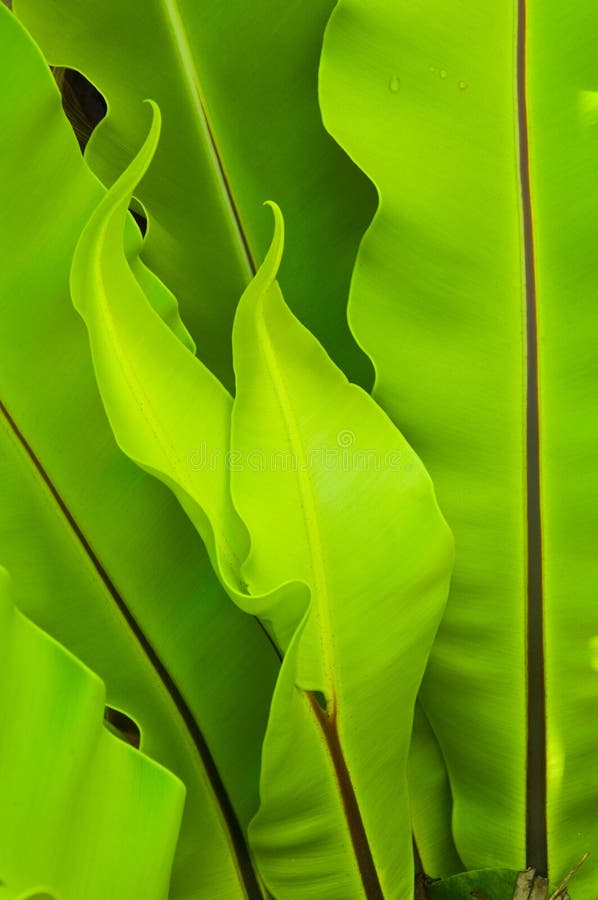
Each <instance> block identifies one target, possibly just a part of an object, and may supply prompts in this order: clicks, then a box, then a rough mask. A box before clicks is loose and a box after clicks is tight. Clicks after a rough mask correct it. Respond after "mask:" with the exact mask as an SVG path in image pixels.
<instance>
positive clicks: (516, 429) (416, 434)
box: [321, 0, 598, 900]
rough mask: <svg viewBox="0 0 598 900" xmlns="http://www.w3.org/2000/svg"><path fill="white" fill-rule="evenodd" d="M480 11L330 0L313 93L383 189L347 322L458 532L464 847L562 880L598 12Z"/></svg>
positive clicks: (590, 350)
mask: <svg viewBox="0 0 598 900" xmlns="http://www.w3.org/2000/svg"><path fill="white" fill-rule="evenodd" d="M481 10H482V7H481V6H480V5H479V4H477V3H474V2H463V3H460V4H458V5H453V4H451V5H447V4H443V3H440V2H435V0H430V2H427V3H424V4H396V3H393V2H391V0H373V2H363V0H342V2H341V3H340V4H339V6H338V7H337V9H336V10H335V13H334V14H333V17H332V19H331V21H330V25H329V30H328V32H327V37H326V40H325V44H324V51H323V57H322V68H321V103H322V108H323V113H324V118H325V122H326V124H327V127H328V128H329V129H330V131H331V132H332V133H333V135H334V136H335V137H336V138H337V139H338V140H339V141H340V142H341V144H342V145H343V146H344V147H345V148H346V149H347V151H348V152H349V153H350V154H351V156H352V157H353V159H354V160H355V161H356V162H357V163H358V165H359V166H361V168H362V169H364V171H366V172H367V174H368V175H369V176H370V177H371V178H372V180H373V181H374V183H375V184H376V186H377V188H378V191H379V194H380V208H379V210H378V213H377V216H376V218H375V220H374V223H373V225H372V227H371V228H370V230H369V231H368V234H367V236H366V238H365V239H364V242H363V244H362V248H361V251H360V256H359V259H358V263H357V267H356V271H355V276H354V281H353V285H352V294H351V304H350V318H351V323H352V327H353V329H354V331H355V334H356V335H357V337H358V340H359V341H360V343H362V345H363V346H364V347H365V349H366V350H367V352H368V353H369V354H370V355H371V357H372V359H373V361H374V364H375V367H376V372H377V381H376V388H375V396H376V397H377V399H378V400H379V402H380V403H381V404H382V405H383V407H384V408H385V409H386V410H387V411H388V413H389V414H390V415H391V416H392V417H393V420H394V421H395V422H397V424H399V425H400V427H401V428H402V429H404V431H405V434H406V435H407V436H408V438H409V439H410V440H411V441H412V442H413V444H414V446H415V448H416V449H417V451H418V452H419V453H420V454H421V456H422V459H423V460H424V462H425V463H426V465H428V466H429V468H430V472H431V475H432V477H433V478H434V483H435V485H436V486H437V489H438V493H439V499H440V502H441V504H442V507H443V509H444V510H445V511H446V515H447V518H448V521H449V523H450V524H451V526H452V527H454V530H455V537H456V545H457V564H456V568H455V575H454V579H453V582H452V591H451V597H450V599H449V603H448V606H447V614H446V617H445V619H444V621H443V625H442V628H441V630H440V632H439V635H438V639H437V641H436V643H435V648H434V652H433V654H432V657H431V662H430V667H429V671H428V674H427V676H426V679H425V681H424V688H423V695H422V696H423V700H424V704H425V709H426V712H427V715H428V716H429V719H430V721H431V724H432V726H433V728H434V731H435V733H436V735H437V736H438V739H439V741H440V745H441V749H442V752H443V754H444V756H445V758H446V760H447V764H448V769H449V774H450V780H451V787H452V794H453V799H454V809H453V813H452V822H453V829H454V835H455V841H456V846H457V849H458V851H459V855H460V856H461V858H462V859H463V862H464V863H465V864H466V865H467V866H468V867H472V868H475V867H481V866H492V865H500V866H508V867H511V868H523V867H524V864H525V858H526V848H527V857H528V863H529V864H530V865H535V866H540V867H541V868H542V869H543V868H544V866H545V865H546V858H545V856H546V854H545V846H546V842H547V847H548V863H549V869H550V872H551V874H552V873H554V875H557V876H558V875H559V874H560V873H561V872H562V871H566V870H567V869H569V868H570V867H571V866H572V865H573V864H574V863H575V862H576V861H577V860H578V859H579V858H580V857H581V856H582V853H583V852H584V851H586V850H590V851H592V849H593V848H594V847H595V846H596V844H597V843H598V819H597V818H596V814H595V811H596V804H597V802H598V770H597V769H596V766H595V764H594V759H595V748H596V742H597V738H598V732H597V729H596V719H595V716H594V714H593V710H595V708H596V703H597V702H598V671H597V667H596V659H595V640H596V638H595V636H596V634H598V609H597V606H596V603H595V594H596V588H597V581H596V578H597V572H596V564H595V558H596V554H595V547H594V543H595V534H596V529H597V512H596V509H597V506H596V480H597V471H598V470H597V467H596V460H597V459H598V455H597V451H598V433H597V431H596V425H595V422H596V416H595V400H594V395H595V386H596V383H597V380H598V364H597V361H596V360H597V357H596V348H595V344H596V337H595V336H596V333H597V327H598V319H597V306H596V302H595V298H596V291H597V289H598V263H597V258H596V253H595V246H594V244H595V241H594V232H595V223H596V216H595V204H594V197H595V196H596V189H597V178H598V175H597V170H596V165H595V160H596V153H597V151H598V145H597V143H596V134H597V132H596V102H595V97H596V85H597V82H598V70H597V68H596V54H595V39H596V28H597V27H598V20H597V18H596V9H595V6H594V5H593V4H591V3H589V2H580V3H576V4H573V5H571V6H568V7H567V9H566V10H565V9H564V7H563V6H562V5H561V4H558V3H557V2H553V0H549V2H548V3H538V2H535V0H520V2H519V3H518V4H503V3H498V4H491V5H487V6H484V9H483V14H482V11H481ZM528 676H529V677H528ZM591 860H593V861H591ZM424 863H425V860H424ZM597 866H598V857H595V856H592V857H590V861H588V864H587V865H586V866H584V868H583V869H582V870H580V873H579V876H578V878H577V883H576V885H575V897H576V898H580V900H594V898H595V896H596V883H597V878H598V875H597V873H598V868H597Z"/></svg>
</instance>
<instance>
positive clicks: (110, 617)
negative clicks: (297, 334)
mask: <svg viewBox="0 0 598 900" xmlns="http://www.w3.org/2000/svg"><path fill="white" fill-rule="evenodd" d="M0 47H1V50H2V52H1V54H0V68H1V70H2V73H3V78H2V91H0V123H1V128H0V133H1V138H0V170H1V172H2V177H1V178H0V206H1V208H2V215H1V216H0V241H1V245H2V252H3V265H2V282H1V286H0V323H1V327H0V400H1V401H2V408H1V418H0V426H1V427H0V494H1V498H2V502H1V503H0V559H1V561H2V562H3V563H4V564H6V565H7V567H9V568H10V570H11V572H12V573H13V575H14V578H15V584H16V588H15V589H16V599H17V602H18V604H19V606H20V608H22V609H23V610H24V611H25V612H26V613H27V614H28V615H29V616H31V617H32V618H33V619H34V620H35V621H36V622H37V623H38V624H40V625H41V626H42V627H44V628H45V629H46V630H47V631H48V632H49V633H51V634H52V635H53V636H54V637H55V638H57V639H59V640H61V641H62V642H63V643H64V644H65V645H66V646H68V647H69V649H70V650H72V651H73V652H75V653H76V654H77V655H78V656H79V657H80V658H81V659H82V660H83V661H84V662H85V663H86V664H88V665H90V666H91V667H92V668H93V669H94V670H95V671H97V672H98V673H99V674H100V675H101V676H102V677H103V679H104V680H105V682H106V685H107V690H108V698H109V703H110V704H111V706H113V707H116V708H118V709H122V710H125V711H126V712H128V713H129V715H131V716H132V717H133V718H134V719H135V720H136V722H137V723H138V724H139V726H140V728H141V734H142V747H143V749H144V750H145V751H146V752H147V753H148V754H149V755H151V756H153V757H154V758H156V759H158V760H159V761H160V762H162V763H163V764H165V765H166V766H167V767H168V768H170V769H172V770H173V771H175V772H176V773H177V774H178V775H179V776H180V777H181V778H182V779H183V780H184V782H185V785H186V787H187V791H188V799H187V804H186V808H185V815H184V821H183V828H182V832H181V839H180V843H179V846H178V850H177V856H176V860H175V866H174V875H173V882H172V896H173V898H190V897H195V896H202V892H203V894H205V891H206V890H208V891H210V892H211V893H212V896H214V897H217V896H218V891H220V892H221V893H222V894H223V895H224V896H226V897H227V900H228V897H234V896H239V897H243V896H245V895H246V894H247V892H248V891H250V892H251V891H253V892H254V895H255V894H259V891H258V889H257V887H256V883H255V878H254V876H253V874H252V873H251V868H250V866H249V863H248V858H247V853H246V851H244V850H243V841H242V837H241V829H240V827H239V825H238V824H237V822H236V819H237V818H238V820H239V821H240V823H241V825H242V826H246V825H247V823H248V821H249V819H250V818H251V816H252V814H253V813H254V812H255V809H256V807H257V787H258V766H259V756H260V750H261V740H262V736H263V731H264V730H265V725H266V717H267V712H268V708H269V701H270V697H271V692H272V689H273V683H274V679H275V677H276V672H277V668H278V659H277V657H276V653H275V652H274V650H273V648H272V646H271V644H270V642H269V640H268V638H267V637H266V635H265V634H264V632H263V630H262V629H261V628H260V627H259V626H258V625H257V624H256V623H255V622H253V621H252V620H251V619H249V618H248V617H245V616H243V615H242V614H241V613H240V612H238V611H237V610H236V609H235V608H234V607H233V606H232V605H231V604H230V603H229V601H228V598H227V597H226V595H225V594H224V593H223V591H222V590H221V588H220V587H219V585H218V582H217V581H216V579H215V578H214V577H213V575H212V572H211V567H210V565H209V561H208V558H207V555H206V553H205V551H204V549H203V547H202V544H201V541H199V540H198V538H197V536H196V535H195V534H194V532H193V529H192V528H191V527H190V526H189V524H188V522H187V520H186V517H185V516H184V515H183V514H182V513H181V512H180V510H179V509H178V506H177V504H176V501H174V499H173V498H172V497H171V496H170V494H169V493H168V492H167V491H165V490H164V489H163V488H162V486H161V485H159V484H157V483H156V482H155V480H154V479H151V478H149V477H147V476H146V475H144V474H143V473H141V472H140V471H139V470H138V469H137V468H136V467H135V466H133V465H132V464H131V463H130V461H129V460H127V459H126V458H125V457H124V456H123V454H122V453H120V452H119V451H118V449H117V447H116V445H115V443H114V440H113V438H112V435H111V432H110V429H109V426H108V423H107V421H106V418H105V414H104V411H103V409H102V406H101V402H100V398H99V395H98V393H97V388H96V386H95V379H94V373H93V369H92V366H91V359H90V354H89V345H88V341H87V337H86V334H85V329H84V327H83V325H82V323H81V321H80V318H79V316H78V315H77V314H76V312H75V311H74V310H73V308H72V304H71V301H70V295H69V288H68V274H69V269H70V264H71V259H72V254H73V250H74V247H75V243H76V240H77V238H78V236H79V234H80V232H81V229H82V228H83V225H84V223H85V221H86V220H87V218H88V217H89V215H90V213H91V211H92V209H93V208H94V207H95V205H96V204H97V203H98V202H99V200H100V198H101V197H102V196H103V193H104V191H103V189H102V188H101V186H100V185H99V183H98V182H97V181H96V179H95V178H93V177H92V176H91V175H90V173H89V171H88V170H87V168H86V166H85V164H84V162H83V160H82V159H81V157H80V154H79V150H78V147H77V144H76V141H75V140H74V137H73V135H72V131H71V129H70V126H69V124H68V122H67V121H66V120H65V119H64V116H63V114H62V111H61V105H60V96H59V94H58V92H57V90H56V87H55V85H54V83H53V80H52V77H51V74H50V72H49V71H48V68H47V65H46V63H45V61H44V59H43V58H42V56H41V54H40V53H39V51H38V50H37V48H36V47H35V45H34V44H33V43H32V41H31V40H30V39H29V38H28V37H27V35H26V34H25V32H24V31H23V29H22V27H21V26H20V25H19V23H18V22H17V21H16V20H15V19H14V17H13V16H12V15H11V14H10V13H9V12H8V11H7V10H6V9H5V8H4V7H0ZM138 246H139V236H138V235H137V236H136V232H135V227H134V226H133V223H132V222H129V223H128V227H127V236H126V254H127V257H128V258H129V260H130V264H131V266H132V267H133V268H134V271H135V277H136V278H139V279H140V282H141V283H143V285H144V289H145V291H146V295H147V296H148V297H149V298H150V300H151V302H152V304H153V305H154V306H155V307H157V308H158V309H159V310H160V314H161V316H162V317H163V318H166V319H167V320H168V325H169V326H171V327H172V328H173V330H174V331H176V332H177V335H178V336H180V337H182V338H183V339H184V340H186V341H187V344H188V343H189V341H188V339H187V338H185V333H184V330H183V328H182V326H181V324H180V320H178V319H177V315H176V308H175V306H174V305H173V300H172V297H171V296H170V295H169V294H168V292H166V291H165V289H164V287H163V285H162V284H161V283H160V282H158V281H157V279H156V278H155V277H154V276H152V275H151V274H150V273H149V272H148V271H147V270H145V269H144V268H143V266H142V265H141V264H140V263H139V261H138V260H137V258H136V252H135V250H136V248H138ZM165 327H166V326H165ZM177 339H178V338H177ZM181 346H182V345H181ZM186 352H188V351H186ZM215 684H217V685H218V689H217V690H215V689H214V685H215ZM235 814H236V815H235ZM243 860H244V862H243ZM240 866H241V867H242V866H245V870H244V871H245V875H242V874H240ZM0 878H2V873H1V872H0ZM77 900H80V898H77Z"/></svg>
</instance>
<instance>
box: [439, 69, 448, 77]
mask: <svg viewBox="0 0 598 900" xmlns="http://www.w3.org/2000/svg"><path fill="white" fill-rule="evenodd" d="M440 77H441V78H447V77H448V72H447V71H446V69H441V70H440Z"/></svg>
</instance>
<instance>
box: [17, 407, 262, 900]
mask: <svg viewBox="0 0 598 900" xmlns="http://www.w3.org/2000/svg"><path fill="white" fill-rule="evenodd" d="M0 415H1V416H2V418H3V419H4V422H5V423H6V426H7V428H8V431H9V433H10V434H12V436H13V439H14V440H15V442H16V443H17V445H18V446H20V447H21V449H22V451H23V453H24V455H25V458H26V459H27V461H28V462H29V463H30V465H31V466H32V467H33V469H34V470H35V472H36V473H37V475H38V476H39V478H40V480H41V482H42V484H43V485H44V487H45V488H46V490H47V491H48V493H49V494H50V496H51V497H52V499H53V501H54V502H55V504H56V506H57V507H58V509H59V510H60V513H61V516H62V519H63V521H64V522H65V523H66V525H67V527H68V529H69V530H70V532H71V533H72V534H73V536H74V537H75V539H76V540H77V542H78V543H79V544H80V546H81V548H82V550H83V552H84V553H85V556H86V558H87V559H88V560H89V562H90V564H91V566H92V567H93V569H94V570H95V572H96V574H97V576H98V579H99V581H100V583H101V584H102V585H103V587H104V589H105V590H106V592H107V594H108V596H109V597H110V598H111V600H112V601H113V602H114V604H115V605H116V607H117V609H118V610H119V612H120V614H121V615H122V617H123V619H124V620H125V622H126V624H127V626H128V627H129V629H130V631H131V633H132V634H133V635H134V637H135V639H136V640H137V642H138V644H139V646H140V647H141V649H142V651H143V653H144V655H145V657H146V658H147V660H148V662H149V664H150V666H151V667H152V668H153V670H154V671H155V673H156V676H157V682H158V684H159V685H160V686H161V688H162V689H163V690H164V691H166V693H167V694H168V696H169V697H170V699H171V701H172V704H173V706H174V708H175V709H176V712H177V714H178V716H179V717H180V719H181V720H182V723H183V726H184V729H185V731H186V732H187V734H188V736H189V739H190V741H191V744H192V746H193V747H194V749H195V751H196V753H197V756H198V758H199V760H200V765H201V768H202V769H203V771H204V772H205V775H206V777H207V780H208V782H209V785H210V789H211V791H212V793H213V795H214V798H215V801H216V803H215V805H216V808H217V809H218V810H219V811H220V812H221V813H222V815H223V819H224V821H225V822H226V826H227V827H226V829H225V833H226V834H228V835H229V837H230V841H231V844H232V847H233V848H234V852H233V856H234V858H235V859H236V861H237V865H238V868H239V872H240V875H241V883H242V884H243V887H244V888H245V890H246V891H247V896H248V897H250V898H251V897H255V898H256V900H257V898H261V897H262V894H261V892H260V891H259V888H258V887H257V882H256V881H255V875H254V873H253V869H252V868H251V876H248V875H247V872H246V869H247V865H249V866H250V864H249V862H247V865H245V864H244V863H243V860H242V859H241V858H240V857H239V852H238V851H239V845H242V846H243V848H244V847H245V841H244V838H243V836H242V833H241V828H240V825H239V823H238V821H237V818H236V816H235V814H234V811H233V810H232V806H231V802H230V799H229V797H228V794H227V792H226V788H225V786H224V784H223V782H222V779H221V777H220V773H219V772H218V769H217V766H216V764H215V762H214V759H213V757H212V754H211V751H210V749H209V746H208V744H207V741H206V739H205V737H204V735H203V733H202V731H201V728H200V726H199V723H198V722H197V719H196V718H195V716H194V714H193V712H192V711H191V709H190V707H189V706H188V705H187V702H186V700H185V698H184V697H183V695H182V693H181V692H180V690H179V688H178V686H177V684H176V682H175V681H174V679H173V677H172V676H171V675H170V672H169V671H168V669H167V668H166V666H165V664H164V663H163V662H162V660H161V658H160V656H159V654H158V653H157V651H156V650H155V649H154V647H153V645H152V644H151V642H150V641H149V639H148V638H147V636H146V635H145V633H144V631H143V630H142V628H141V626H140V625H139V623H138V621H137V619H136V618H135V616H134V614H133V612H132V611H131V609H130V608H129V606H128V605H127V603H126V601H125V599H124V597H123V596H122V594H121V593H120V591H119V590H118V588H117V587H116V585H115V583H114V582H113V580H112V578H111V577H110V575H109V574H108V572H107V570H106V569H105V568H104V566H103V565H102V563H101V562H100V559H99V557H98V556H97V554H96V552H95V550H94V549H93V547H92V545H91V544H90V542H89V539H88V538H87V537H86V535H85V534H84V532H83V530H82V528H81V526H80V525H79V523H78V522H77V520H76V519H75V516H74V514H73V512H72V511H71V509H70V507H69V506H68V504H67V503H66V501H65V499H64V497H63V496H62V494H61V493H60V492H59V490H58V488H57V486H56V485H55V484H54V482H53V481H52V479H51V477H50V475H49V474H48V472H47V470H46V469H45V467H44V465H43V464H42V462H41V459H40V457H39V456H38V455H37V454H36V452H35V451H34V450H33V447H32V445H31V444H30V442H29V441H28V440H27V438H26V437H25V435H24V433H23V432H22V431H21V429H20V428H19V426H18V425H17V423H16V421H15V419H14V417H13V416H12V414H11V413H10V412H9V410H8V408H7V406H6V405H5V404H4V403H3V402H2V401H1V400H0ZM241 856H243V854H241Z"/></svg>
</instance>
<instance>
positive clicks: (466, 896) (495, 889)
mask: <svg viewBox="0 0 598 900" xmlns="http://www.w3.org/2000/svg"><path fill="white" fill-rule="evenodd" d="M516 883H517V872H513V871H511V870H509V869H480V870H478V871H476V872H462V873H461V874H460V875H455V876H454V877H453V878H447V879H446V880H444V881H439V882H437V883H436V884H431V885H430V886H429V887H427V888H426V894H427V896H428V898H429V900H471V897H472V896H473V897H476V896H477V895H479V900H513V894H514V891H515V885H516Z"/></svg>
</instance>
